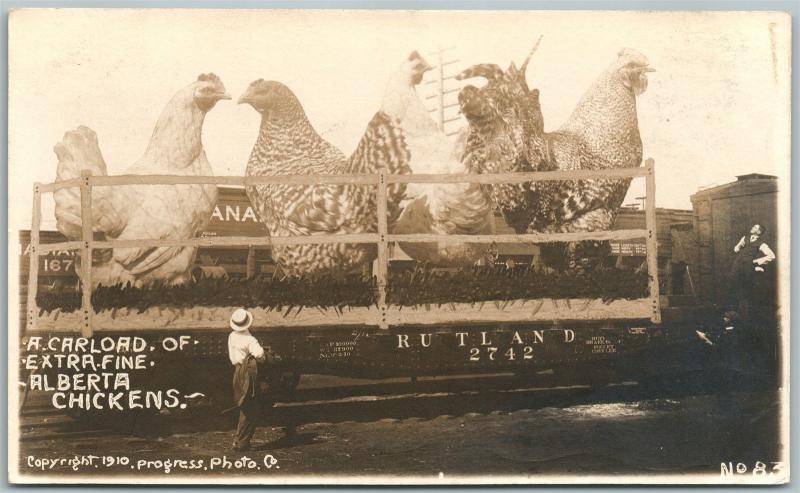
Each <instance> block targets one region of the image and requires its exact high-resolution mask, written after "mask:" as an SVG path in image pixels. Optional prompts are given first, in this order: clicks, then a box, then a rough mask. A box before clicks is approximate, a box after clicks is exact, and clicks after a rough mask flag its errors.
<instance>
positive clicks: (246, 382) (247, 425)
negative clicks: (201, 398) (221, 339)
mask: <svg viewBox="0 0 800 493" xmlns="http://www.w3.org/2000/svg"><path fill="white" fill-rule="evenodd" d="M252 323H253V315H252V314H251V313H250V312H249V311H247V310H245V309H244V308H238V309H236V310H235V311H234V312H233V314H232V315H231V320H230V326H231V334H230V335H229V336H228V357H229V358H230V360H231V364H232V365H233V366H234V367H235V371H234V373H233V399H234V401H235V403H236V405H237V406H239V424H238V425H237V427H236V438H235V439H234V442H233V449H234V450H236V451H244V450H247V449H249V448H250V440H251V439H252V438H253V435H254V434H255V432H256V425H257V422H258V419H259V418H260V417H261V406H260V405H259V402H258V399H256V391H257V388H258V363H264V362H265V361H266V360H267V354H266V352H265V351H264V348H263V347H261V344H259V343H258V340H256V338H255V337H253V334H251V333H250V330H249V329H250V325H251V324H252Z"/></svg>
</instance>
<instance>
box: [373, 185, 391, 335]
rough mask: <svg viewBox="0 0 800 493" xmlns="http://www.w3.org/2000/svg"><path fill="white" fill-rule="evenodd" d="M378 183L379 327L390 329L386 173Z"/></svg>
mask: <svg viewBox="0 0 800 493" xmlns="http://www.w3.org/2000/svg"><path fill="white" fill-rule="evenodd" d="M379 177H380V179H379V181H378V193H377V199H376V200H377V211H378V237H379V238H378V260H377V265H376V269H375V276H376V277H377V278H378V312H379V319H378V327H380V328H381V329H388V328H389V324H388V323H386V284H387V282H388V279H389V224H388V220H389V219H388V217H387V216H388V210H387V209H388V205H387V201H388V191H387V188H386V172H385V171H384V170H381V172H380V174H379Z"/></svg>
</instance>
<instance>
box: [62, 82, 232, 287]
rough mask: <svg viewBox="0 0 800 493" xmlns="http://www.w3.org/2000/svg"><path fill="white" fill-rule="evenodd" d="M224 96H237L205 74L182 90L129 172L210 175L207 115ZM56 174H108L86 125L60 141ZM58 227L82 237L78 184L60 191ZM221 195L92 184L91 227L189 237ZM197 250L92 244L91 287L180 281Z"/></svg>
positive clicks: (140, 235) (202, 189) (123, 234)
mask: <svg viewBox="0 0 800 493" xmlns="http://www.w3.org/2000/svg"><path fill="white" fill-rule="evenodd" d="M221 99H231V97H230V96H229V95H228V94H227V93H226V92H225V87H224V86H223V84H222V81H221V80H220V79H219V77H217V76H216V75H214V74H203V75H200V76H199V77H198V79H197V80H196V81H195V82H193V83H192V84H190V85H189V86H187V87H186V88H184V89H182V90H180V91H178V93H176V94H175V96H173V98H172V99H171V100H170V101H169V103H167V106H166V107H165V108H164V110H163V111H162V112H161V116H160V117H159V119H158V122H157V123H156V126H155V129H154V130H153V134H152V136H151V137H150V142H149V144H148V145H147V149H146V150H145V152H144V155H142V157H141V158H139V160H138V161H136V162H135V163H133V165H131V166H130V167H129V168H128V169H127V170H125V174H132V175H152V174H156V175H158V174H169V175H186V176H193V175H211V174H213V172H212V169H211V165H210V164H209V162H208V159H207V158H206V154H205V151H204V150H203V144H202V130H203V121H204V119H205V116H206V114H207V113H208V112H209V111H210V110H211V109H212V108H213V107H214V105H216V103H217V102H218V101H219V100H221ZM54 151H55V153H56V156H57V157H58V168H57V172H56V176H57V178H56V179H57V180H59V181H61V180H69V179H72V178H76V177H79V176H80V174H81V171H82V170H91V171H92V173H93V174H94V175H95V176H97V175H102V176H105V175H106V174H107V171H106V163H105V161H104V160H103V155H102V153H101V152H100V147H99V145H98V140H97V134H95V132H94V131H92V130H91V129H90V128H88V127H84V126H80V127H78V128H77V129H75V130H71V131H69V132H67V133H66V134H65V135H64V138H63V140H62V141H61V142H59V143H57V144H56V145H55V148H54ZM54 198H55V215H56V221H57V227H58V230H59V231H60V232H61V233H63V234H64V235H65V236H67V237H68V238H71V239H78V238H80V237H81V224H82V222H81V208H80V206H81V200H80V191H79V189H78V188H74V187H73V188H62V189H60V190H58V191H56V192H55V194H54ZM216 201H217V187H216V186H214V185H119V186H111V187H94V188H93V189H92V229H93V232H94V237H95V239H99V240H148V239H155V240H164V239H171V240H186V239H190V238H194V237H195V235H196V234H197V233H198V232H200V231H202V230H203V229H204V228H205V227H206V225H207V224H208V221H209V219H210V217H211V212H212V211H213V208H214V204H215V203H216ZM196 253H197V249H196V248H193V247H149V246H143V247H132V248H114V249H98V250H94V255H93V257H92V286H93V287H96V286H98V285H114V284H124V283H131V284H132V285H134V286H143V285H145V284H150V283H153V282H160V283H166V284H181V283H184V282H186V281H187V280H189V279H190V277H191V272H190V271H191V267H192V266H193V264H194V259H195V255H196Z"/></svg>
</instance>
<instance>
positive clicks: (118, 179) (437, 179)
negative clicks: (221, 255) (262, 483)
mask: <svg viewBox="0 0 800 493" xmlns="http://www.w3.org/2000/svg"><path fill="white" fill-rule="evenodd" d="M646 174H647V169H646V168H644V167H640V168H611V169H604V170H573V171H536V172H531V173H495V174H482V175H478V174H469V173H453V174H450V173H445V174H415V175H391V174H390V175H386V183H387V185H391V184H393V183H483V184H491V183H526V182H534V181H553V180H565V181H568V180H589V179H601V178H606V179H608V178H635V177H637V176H645V175H646ZM91 182H92V185H93V186H110V185H197V184H216V185H238V186H244V185H259V184H276V185H277V184H282V185H341V184H351V185H377V184H378V175H285V176H248V177H241V176H177V175H116V176H93V177H91ZM70 186H78V183H75V181H74V180H68V181H64V182H56V183H50V184H47V185H43V186H42V190H43V191H52V190H54V189H58V188H66V187H70Z"/></svg>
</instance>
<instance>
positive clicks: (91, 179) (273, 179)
mask: <svg viewBox="0 0 800 493" xmlns="http://www.w3.org/2000/svg"><path fill="white" fill-rule="evenodd" d="M654 168H655V163H654V161H653V160H652V159H647V160H646V161H645V165H644V166H642V167H637V168H614V169H606V170H574V171H542V172H531V173H496V174H438V175H434V174H417V175H392V174H386V173H383V172H382V173H378V174H372V175H321V176H320V175H316V176H309V175H292V176H250V177H241V176H177V175H116V176H92V175H91V172H89V171H84V172H83V173H82V174H81V177H80V178H75V179H71V180H64V181H58V182H54V183H47V184H42V183H38V182H37V183H35V184H34V186H33V217H32V222H31V243H30V253H31V255H30V269H29V273H30V274H29V279H28V296H27V328H28V329H29V330H33V329H35V328H36V326H37V319H38V307H37V305H36V293H37V290H38V273H39V261H38V257H39V256H40V255H46V254H47V253H48V252H51V251H56V250H59V251H61V250H80V251H81V256H82V259H91V253H92V250H93V249H96V248H123V247H142V246H149V247H162V246H187V247H190V246H191V247H211V246H256V245H300V244H321V243H374V244H376V245H377V248H378V261H377V269H376V272H375V276H376V278H377V285H378V310H379V311H380V315H379V317H378V321H377V322H376V325H378V326H379V327H380V328H383V329H386V328H388V326H389V322H388V318H389V317H388V313H387V309H388V307H387V304H386V289H387V282H388V266H389V245H390V244H393V243H394V242H407V243H423V242H440V243H462V242H468V243H530V244H534V243H547V242H572V241H583V240H597V241H606V240H632V239H641V238H645V241H646V248H647V269H648V274H649V277H650V281H649V297H648V299H649V301H650V303H651V321H652V322H654V323H659V322H660V321H661V312H660V305H659V292H658V256H657V242H656V209H655V169H654ZM637 177H644V178H645V179H646V185H645V187H646V193H645V195H646V203H645V229H626V230H615V231H592V232H580V233H549V234H540V233H536V234H504V235H437V234H391V233H389V231H388V224H387V207H388V204H387V188H388V186H389V185H391V184H396V183H480V184H497V183H506V184H518V183H525V182H537V181H568V180H572V181H577V180H588V179H609V178H610V179H615V178H637ZM205 184H214V185H238V186H245V185H256V184H285V185H321V184H325V185H329V184H333V185H336V184H351V185H364V186H375V187H377V216H378V220H377V232H376V233H363V234H330V235H308V236H273V237H263V238H256V237H250V236H227V237H209V238H191V239H186V240H153V239H146V240H95V239H94V238H93V234H92V189H93V188H94V187H106V186H122V185H205ZM73 187H78V188H79V189H80V198H81V220H82V234H81V238H80V240H73V241H64V242H58V243H47V244H41V243H40V239H39V232H40V227H41V220H42V212H41V208H42V207H41V198H42V193H53V192H55V191H56V190H59V189H62V188H73ZM91 277H92V271H91V262H87V261H82V262H81V272H80V279H81V283H82V285H83V286H84V289H83V298H82V305H81V320H82V327H81V332H82V334H83V335H84V336H86V337H90V336H91V335H92V333H93V325H92V317H93V315H94V311H93V309H92V305H91V294H92V289H91V285H92V279H91ZM87 287H89V288H88V289H87ZM397 315H398V314H393V319H397V318H398V316H397ZM440 318H441V319H442V320H443V321H446V319H447V318H448V317H447V316H446V315H444V314H443V316H442V317H440ZM503 318H504V320H506V321H507V320H508V317H503ZM399 319H400V321H402V319H403V316H402V315H400V316H399ZM457 319H458V317H453V320H454V321H455V320H457Z"/></svg>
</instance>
